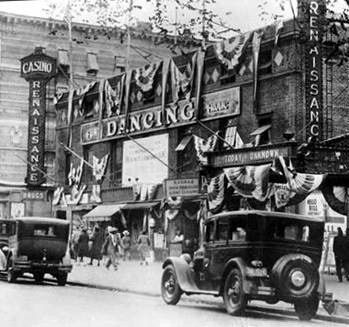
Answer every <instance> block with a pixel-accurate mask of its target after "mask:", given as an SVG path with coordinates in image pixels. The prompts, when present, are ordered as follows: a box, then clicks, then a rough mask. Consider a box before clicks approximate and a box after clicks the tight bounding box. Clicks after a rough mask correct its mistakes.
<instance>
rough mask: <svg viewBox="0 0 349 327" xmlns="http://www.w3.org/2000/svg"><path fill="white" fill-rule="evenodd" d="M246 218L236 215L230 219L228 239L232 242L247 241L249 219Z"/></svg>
mask: <svg viewBox="0 0 349 327" xmlns="http://www.w3.org/2000/svg"><path fill="white" fill-rule="evenodd" d="M245 218H247V217H245ZM245 218H244V217H242V218H238V217H234V218H231V219H230V220H229V226H228V228H227V229H228V240H229V241H230V242H241V241H246V224H247V219H245Z"/></svg>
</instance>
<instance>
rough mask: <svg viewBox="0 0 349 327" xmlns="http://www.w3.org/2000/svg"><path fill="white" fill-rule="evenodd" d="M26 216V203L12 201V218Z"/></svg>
mask: <svg viewBox="0 0 349 327" xmlns="http://www.w3.org/2000/svg"><path fill="white" fill-rule="evenodd" d="M21 217H24V203H22V202H11V218H21Z"/></svg>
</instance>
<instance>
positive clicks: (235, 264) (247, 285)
mask: <svg viewBox="0 0 349 327" xmlns="http://www.w3.org/2000/svg"><path fill="white" fill-rule="evenodd" d="M233 268H238V269H239V270H240V271H241V275H242V279H243V281H244V282H243V284H242V286H243V290H244V292H245V293H246V294H249V293H251V288H252V287H253V285H252V282H250V281H248V280H247V278H246V263H245V260H244V259H242V258H240V257H237V258H232V259H230V260H229V261H227V262H226V263H225V265H224V270H223V275H222V279H221V287H220V290H219V294H223V289H224V283H225V279H226V278H227V276H228V274H229V272H230V271H231V270H232V269H233Z"/></svg>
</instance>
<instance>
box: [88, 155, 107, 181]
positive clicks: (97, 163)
mask: <svg viewBox="0 0 349 327" xmlns="http://www.w3.org/2000/svg"><path fill="white" fill-rule="evenodd" d="M108 159H109V154H106V155H105V156H104V157H103V158H101V159H98V158H97V157H95V156H92V166H93V168H92V174H93V176H94V177H95V179H96V182H97V183H101V182H102V179H103V177H104V173H105V170H106V168H107V164H108Z"/></svg>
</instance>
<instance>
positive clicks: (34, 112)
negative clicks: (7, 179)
mask: <svg viewBox="0 0 349 327" xmlns="http://www.w3.org/2000/svg"><path fill="white" fill-rule="evenodd" d="M55 74H56V59H54V58H52V57H49V56H47V55H45V54H44V53H43V52H42V48H36V49H35V51H34V53H32V54H31V55H29V56H27V57H24V58H22V59H21V77H23V78H25V79H26V80H27V81H29V111H28V114H29V115H28V149H27V151H28V155H27V162H28V165H27V177H26V179H25V181H26V183H27V184H28V186H39V185H41V184H42V183H44V182H45V176H44V173H43V172H44V169H45V166H44V159H45V115H46V84H47V82H48V81H49V79H50V78H52V77H53V76H54V75H55Z"/></svg>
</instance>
